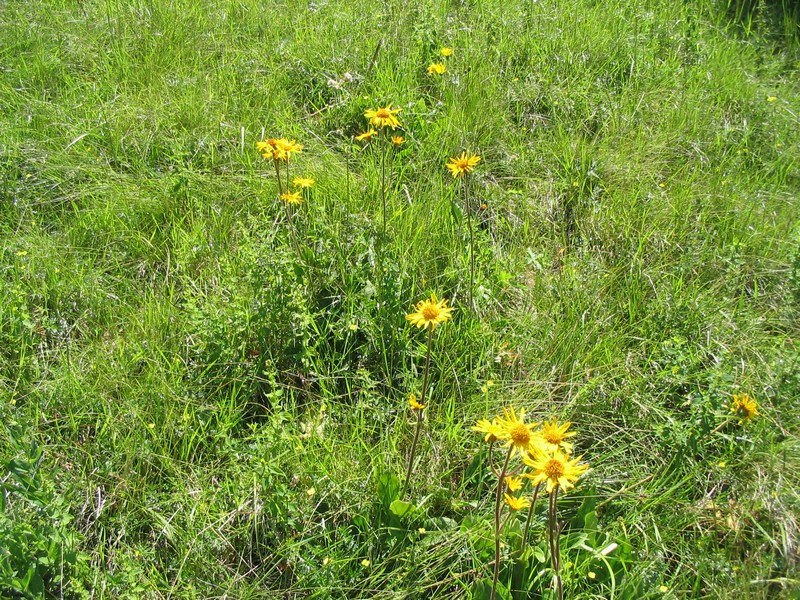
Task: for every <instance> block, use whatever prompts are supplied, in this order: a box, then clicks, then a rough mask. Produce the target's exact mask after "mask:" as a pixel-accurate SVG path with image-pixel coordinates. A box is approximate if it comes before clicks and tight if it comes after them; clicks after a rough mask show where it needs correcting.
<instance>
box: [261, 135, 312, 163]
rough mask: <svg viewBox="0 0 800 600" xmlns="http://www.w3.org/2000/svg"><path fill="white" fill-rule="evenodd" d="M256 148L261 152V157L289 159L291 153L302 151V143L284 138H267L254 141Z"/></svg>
mask: <svg viewBox="0 0 800 600" xmlns="http://www.w3.org/2000/svg"><path fill="white" fill-rule="evenodd" d="M256 150H258V151H259V152H260V153H261V156H262V157H263V158H272V159H273V160H289V157H290V156H291V155H292V154H295V153H298V152H302V150H303V145H302V144H298V143H297V142H296V141H295V140H291V141H290V140H287V139H286V138H280V139H276V138H269V139H268V140H264V141H261V142H256Z"/></svg>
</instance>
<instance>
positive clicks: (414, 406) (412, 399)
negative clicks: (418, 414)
mask: <svg viewBox="0 0 800 600" xmlns="http://www.w3.org/2000/svg"><path fill="white" fill-rule="evenodd" d="M408 407H409V408H410V409H411V410H425V405H424V404H421V403H420V402H419V401H418V400H417V396H416V395H415V394H411V395H410V396H409V397H408Z"/></svg>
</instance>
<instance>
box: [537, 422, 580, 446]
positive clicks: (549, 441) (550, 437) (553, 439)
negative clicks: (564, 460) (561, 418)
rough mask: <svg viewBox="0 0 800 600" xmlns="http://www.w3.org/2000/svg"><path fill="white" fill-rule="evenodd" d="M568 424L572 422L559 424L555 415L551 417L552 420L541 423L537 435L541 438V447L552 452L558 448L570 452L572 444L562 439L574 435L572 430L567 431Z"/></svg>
mask: <svg viewBox="0 0 800 600" xmlns="http://www.w3.org/2000/svg"><path fill="white" fill-rule="evenodd" d="M570 425H572V423H570V422H569V421H567V422H566V423H562V424H561V425H559V424H558V421H557V419H556V417H553V421H552V422H550V423H548V422H547V421H545V422H544V423H542V428H541V430H540V431H539V437H541V439H542V448H543V449H544V450H546V451H547V452H554V451H556V450H558V449H559V448H560V449H561V450H564V451H565V452H567V453H569V452H572V444H570V443H569V442H566V441H564V440H566V439H567V438H568V437H572V436H573V435H576V433H575V432H574V431H567V429H569V426H570Z"/></svg>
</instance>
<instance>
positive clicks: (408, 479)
mask: <svg viewBox="0 0 800 600" xmlns="http://www.w3.org/2000/svg"><path fill="white" fill-rule="evenodd" d="M432 345H433V327H431V328H430V329H429V330H428V351H427V353H426V354H425V375H424V376H423V378H422V394H421V395H420V398H419V403H420V404H423V405H424V404H425V396H426V395H427V392H428V373H430V366H431V347H432ZM421 429H422V411H421V410H419V411H417V428H416V430H415V431H414V441H413V442H412V443H411V455H410V456H409V458H408V467H407V468H406V480H405V482H404V483H403V490H402V491H401V492H400V497H401V498H403V497H404V496H405V495H406V491H407V490H408V484H409V483H410V482H411V472H412V471H413V469H414V459H415V458H416V454H417V442H419V434H420V430H421Z"/></svg>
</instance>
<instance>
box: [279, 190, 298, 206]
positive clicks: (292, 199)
mask: <svg viewBox="0 0 800 600" xmlns="http://www.w3.org/2000/svg"><path fill="white" fill-rule="evenodd" d="M281 200H283V201H284V202H286V204H302V203H303V197H302V196H301V195H300V192H286V193H285V194H281Z"/></svg>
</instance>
